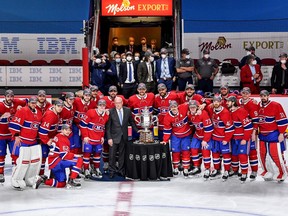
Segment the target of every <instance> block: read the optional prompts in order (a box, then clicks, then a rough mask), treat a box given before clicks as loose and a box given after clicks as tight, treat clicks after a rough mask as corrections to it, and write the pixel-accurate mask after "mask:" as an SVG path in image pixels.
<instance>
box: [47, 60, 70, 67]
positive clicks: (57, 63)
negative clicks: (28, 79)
mask: <svg viewBox="0 0 288 216" xmlns="http://www.w3.org/2000/svg"><path fill="white" fill-rule="evenodd" d="M50 65H51V66H66V65H67V64H66V61H65V60H63V59H53V60H51V61H50Z"/></svg>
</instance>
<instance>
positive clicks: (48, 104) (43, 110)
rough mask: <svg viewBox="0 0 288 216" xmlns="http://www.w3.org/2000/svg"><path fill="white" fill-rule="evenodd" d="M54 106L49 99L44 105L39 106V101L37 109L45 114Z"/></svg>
mask: <svg viewBox="0 0 288 216" xmlns="http://www.w3.org/2000/svg"><path fill="white" fill-rule="evenodd" d="M51 106H52V104H51V103H50V102H48V101H45V102H44V104H43V105H42V106H39V103H38V102H37V106H36V109H37V110H38V111H39V112H41V113H42V115H44V113H45V112H46V111H47V110H48V109H49V108H50V107H51Z"/></svg>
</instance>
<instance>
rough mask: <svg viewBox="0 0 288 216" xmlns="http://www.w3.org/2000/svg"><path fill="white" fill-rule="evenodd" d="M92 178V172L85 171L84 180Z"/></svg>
mask: <svg viewBox="0 0 288 216" xmlns="http://www.w3.org/2000/svg"><path fill="white" fill-rule="evenodd" d="M90 178H91V174H90V171H89V170H88V169H86V170H84V179H85V180H88V179H90Z"/></svg>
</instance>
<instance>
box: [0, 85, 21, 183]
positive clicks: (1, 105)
mask: <svg viewBox="0 0 288 216" xmlns="http://www.w3.org/2000/svg"><path fill="white" fill-rule="evenodd" d="M25 105H26V101H25V100H19V99H14V92H13V91H12V90H6V91H5V99H4V101H2V102H0V183H4V182H5V178H4V166H5V157H6V151H7V146H8V147H9V151H10V154H11V158H12V164H13V165H14V164H15V162H16V159H17V156H16V155H15V154H14V152H13V143H14V141H13V140H11V132H10V131H9V129H8V128H9V127H8V125H9V122H10V120H11V119H12V117H13V116H14V115H15V113H16V111H17V110H18V109H21V108H22V107H23V106H25ZM17 155H18V154H17Z"/></svg>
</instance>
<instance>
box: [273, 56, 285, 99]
mask: <svg viewBox="0 0 288 216" xmlns="http://www.w3.org/2000/svg"><path fill="white" fill-rule="evenodd" d="M279 58H280V60H279V62H277V63H276V64H275V65H274V67H273V71H272V77H271V87H272V93H273V94H282V93H285V94H286V93H287V92H285V90H286V89H288V69H287V68H288V62H287V54H286V53H281V54H280V56H279Z"/></svg>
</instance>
